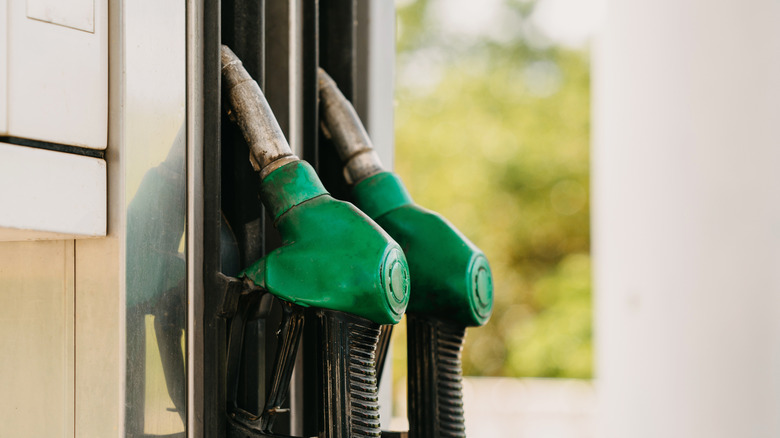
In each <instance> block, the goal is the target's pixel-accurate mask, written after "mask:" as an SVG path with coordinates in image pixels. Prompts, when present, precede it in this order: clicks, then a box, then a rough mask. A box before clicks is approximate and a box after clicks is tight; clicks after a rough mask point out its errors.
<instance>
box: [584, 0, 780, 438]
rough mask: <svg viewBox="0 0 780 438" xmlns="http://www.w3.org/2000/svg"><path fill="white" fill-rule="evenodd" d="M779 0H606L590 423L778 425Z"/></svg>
mask: <svg viewBox="0 0 780 438" xmlns="http://www.w3.org/2000/svg"><path fill="white" fill-rule="evenodd" d="M779 19H780V2H777V1H770V0H765V1H752V2H739V1H735V0H733V1H726V0H719V1H711V0H610V1H608V7H607V16H606V20H605V24H604V28H603V34H602V35H601V36H600V39H599V43H598V44H597V46H596V50H595V58H594V76H593V77H594V82H593V85H594V94H593V98H594V108H593V109H594V111H593V127H594V146H593V193H594V195H593V206H592V208H593V216H594V220H593V236H594V238H593V246H594V255H595V278H596V280H595V281H596V284H595V290H596V294H597V295H596V330H597V334H596V348H597V379H598V391H599V396H600V400H599V403H600V409H601V411H600V412H601V413H600V425H601V427H602V429H601V431H602V434H600V436H603V437H606V438H610V437H616V438H617V437H620V438H625V437H632V438H642V437H664V438H672V437H697V438H698V437H707V438H716V437H729V438H733V437H777V436H780V361H779V360H778V355H779V353H780V305H779V304H780V302H779V301H780V300H779V299H778V297H780V282H779V280H780V278H779V276H780V25H778V23H780V21H779Z"/></svg>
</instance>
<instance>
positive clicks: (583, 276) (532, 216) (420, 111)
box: [394, 0, 592, 378]
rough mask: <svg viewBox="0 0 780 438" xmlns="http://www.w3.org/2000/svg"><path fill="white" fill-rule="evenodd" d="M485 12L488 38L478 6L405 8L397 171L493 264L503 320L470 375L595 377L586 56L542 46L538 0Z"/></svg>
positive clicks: (420, 3)
mask: <svg viewBox="0 0 780 438" xmlns="http://www.w3.org/2000/svg"><path fill="white" fill-rule="evenodd" d="M457 3H460V4H463V3H464V2H457ZM473 3H476V4H477V5H479V4H481V3H482V2H473ZM499 3H500V4H499ZM485 4H491V5H492V6H491V7H492V8H493V9H492V10H493V13H494V15H495V12H496V11H499V13H498V15H497V16H496V17H494V19H492V20H487V23H488V25H487V26H486V25H484V23H483V25H482V27H481V28H480V25H479V23H477V24H476V25H475V24H474V22H475V21H477V22H478V21H479V19H482V21H483V22H484V21H485V20H484V18H485V17H478V16H477V15H478V14H480V13H482V11H481V10H478V9H474V10H473V11H472V14H473V16H472V17H469V16H468V13H469V11H465V13H466V14H467V15H466V16H465V17H464V16H460V17H458V16H452V15H451V13H452V11H451V10H450V9H448V8H452V7H456V6H454V5H453V4H452V3H449V2H446V1H431V0H416V1H411V2H409V1H406V2H401V3H400V4H399V8H398V41H397V47H398V54H397V55H398V66H397V73H398V82H397V95H396V96H397V106H396V148H397V149H396V171H397V172H398V173H399V174H400V175H401V177H402V178H403V179H404V181H405V182H406V183H407V185H408V187H409V189H410V191H411V193H412V196H413V197H414V198H415V200H416V201H417V202H418V203H419V204H421V205H423V206H425V207H427V208H430V209H432V210H435V211H438V212H439V213H441V214H443V215H444V216H445V217H447V218H448V219H449V220H451V221H452V222H453V223H454V224H455V225H456V226H457V227H458V228H459V229H460V230H461V231H463V232H464V234H466V235H467V236H469V238H470V239H471V240H472V241H474V242H475V243H476V244H477V245H478V246H479V247H481V248H482V249H483V250H484V251H485V253H486V254H487V256H488V258H489V260H490V262H491V266H492V269H493V275H494V277H495V283H494V284H495V297H496V304H495V310H494V313H493V317H492V319H491V321H490V322H489V323H488V324H487V325H486V326H485V327H482V328H478V329H476V328H475V329H470V330H469V331H468V336H467V342H466V344H467V345H466V348H465V352H464V373H465V374H468V375H483V376H517V377H519V376H535V377H573V378H590V377H591V374H592V346H591V332H592V328H591V327H592V324H591V279H590V256H589V250H590V237H589V226H590V224H589V185H588V179H589V160H588V139H589V83H590V80H589V65H588V53H587V51H585V50H583V49H572V48H566V47H563V46H560V45H557V44H555V43H554V42H553V41H551V40H550V39H549V38H547V37H546V36H545V35H544V34H543V33H542V32H541V31H540V30H539V28H538V26H536V25H535V22H534V19H533V18H534V16H533V14H534V11H535V8H536V6H537V4H536V3H535V2H533V1H512V0H506V1H500V0H499V1H498V2H496V1H493V2H486V3H484V4H483V5H485ZM472 7H473V6H472ZM496 8H498V9H496ZM461 12H462V13H463V11H461ZM448 14H450V15H448ZM447 17H449V19H448V18H447ZM472 18H473V19H472ZM459 23H460V24H459ZM402 330H403V328H400V330H399V331H401V333H399V334H400V335H401V336H396V348H395V350H394V353H395V357H396V358H397V359H398V360H397V361H396V363H395V369H394V371H395V373H396V376H401V377H402V376H404V375H405V373H406V370H405V362H404V359H405V345H404V344H405V335H403V332H402Z"/></svg>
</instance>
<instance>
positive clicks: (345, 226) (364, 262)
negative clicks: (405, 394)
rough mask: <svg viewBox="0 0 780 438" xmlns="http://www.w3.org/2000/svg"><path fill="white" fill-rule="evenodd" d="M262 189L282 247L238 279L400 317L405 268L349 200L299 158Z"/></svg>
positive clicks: (377, 316) (289, 297) (337, 306)
mask: <svg viewBox="0 0 780 438" xmlns="http://www.w3.org/2000/svg"><path fill="white" fill-rule="evenodd" d="M260 192H261V193H260V195H261V199H262V201H263V204H264V205H265V206H266V208H268V209H269V212H270V213H271V215H272V216H273V218H274V226H275V227H276V228H277V230H279V233H280V234H281V236H282V246H281V247H279V248H277V249H275V250H273V251H271V252H270V253H269V254H268V255H266V256H265V257H263V258H262V259H260V260H259V261H258V262H256V263H255V264H253V265H252V266H251V267H249V268H247V269H246V270H244V272H242V274H241V275H242V276H244V277H246V278H249V279H250V280H251V281H252V282H253V283H255V284H256V285H257V286H259V287H261V288H264V289H266V290H268V291H269V292H270V293H272V294H274V295H276V296H277V297H279V298H281V299H283V300H286V301H290V302H293V303H296V304H298V305H301V306H304V307H317V308H322V309H331V310H338V311H342V312H347V313H351V314H353V315H357V316H361V317H363V318H366V319H369V320H371V321H374V322H376V323H378V324H395V323H397V322H398V321H400V319H401V316H402V315H403V313H404V311H405V310H406V305H407V303H408V301H409V268H408V265H407V263H406V258H405V257H404V254H403V251H402V250H401V248H400V246H399V245H398V244H397V243H396V242H395V241H394V240H393V239H392V238H391V237H390V236H389V235H388V234H387V233H386V232H385V231H384V230H382V229H381V228H380V227H379V226H378V225H377V224H376V223H374V221H372V220H371V219H370V218H369V217H368V216H366V215H365V214H363V213H362V212H361V211H360V210H358V209H357V208H355V206H354V205H352V204H350V203H347V202H342V201H337V200H335V199H333V198H332V197H331V196H330V195H329V194H328V192H327V191H326V190H325V188H324V187H323V186H322V183H321V182H320V180H319V178H318V177H317V174H316V173H315V171H314V169H313V168H312V167H311V166H310V165H309V164H308V163H306V162H305V161H294V162H292V163H289V164H285V165H284V166H282V167H280V168H278V169H276V170H274V171H273V172H271V173H270V174H269V175H268V176H267V177H266V178H265V179H264V180H263V182H262V184H261V187H260Z"/></svg>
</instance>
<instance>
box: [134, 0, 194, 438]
mask: <svg viewBox="0 0 780 438" xmlns="http://www.w3.org/2000/svg"><path fill="white" fill-rule="evenodd" d="M124 7H125V75H126V76H125V110H126V118H125V146H126V147H125V153H124V155H123V157H122V158H123V162H124V166H125V172H126V173H125V184H126V186H125V196H126V201H127V241H126V243H127V246H126V251H127V252H126V257H127V258H126V263H127V264H126V269H127V270H126V281H127V303H126V304H127V383H126V391H127V392H126V406H127V408H126V418H125V423H126V428H127V429H126V430H127V436H160V435H166V436H170V435H174V436H179V435H181V436H183V435H184V432H185V429H186V427H185V424H186V398H185V388H186V372H185V369H186V368H185V360H184V358H185V354H184V353H185V352H184V345H185V342H184V339H185V328H186V315H187V311H186V303H187V300H186V290H187V289H186V269H187V267H186V262H185V253H184V233H185V212H186V164H185V151H186V135H185V115H186V114H185V104H186V95H185V92H186V89H185V80H186V65H185V50H186V46H185V2H184V1H183V0H182V1H178V2H157V1H153V0H136V1H132V2H126V3H124Z"/></svg>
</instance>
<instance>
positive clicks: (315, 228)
mask: <svg viewBox="0 0 780 438" xmlns="http://www.w3.org/2000/svg"><path fill="white" fill-rule="evenodd" d="M221 58H222V76H223V83H224V88H223V90H224V92H225V99H224V100H225V102H226V103H227V112H228V115H229V116H230V117H231V119H232V120H233V121H235V122H236V123H237V124H238V125H239V127H240V128H241V131H242V132H243V135H244V139H245V140H246V142H247V144H248V145H249V148H250V161H251V163H252V166H253V167H254V169H255V170H256V171H258V172H259V173H260V178H261V184H260V198H261V200H262V202H263V204H264V205H265V207H266V208H267V209H268V211H269V213H270V214H271V216H272V217H273V220H274V226H275V227H276V229H277V230H278V231H279V233H280V235H281V238H282V246H281V247H279V248H277V249H274V250H273V251H271V252H269V253H268V254H267V255H266V256H265V257H263V258H261V259H260V260H258V261H257V262H256V263H254V264H253V265H252V266H250V267H249V268H247V269H245V270H244V271H243V272H242V273H241V276H242V277H243V278H244V281H245V282H247V283H249V284H251V286H252V287H253V288H255V289H261V290H263V291H267V292H269V293H270V294H273V295H274V296H276V297H278V298H280V299H281V300H282V301H283V302H284V303H286V307H285V309H286V310H285V312H286V313H285V316H284V318H283V322H282V327H281V328H280V329H279V330H278V331H277V333H279V334H280V335H279V336H280V337H283V339H280V340H279V342H278V344H279V345H282V346H284V347H283V348H282V347H280V348H278V352H277V356H276V358H275V364H274V371H273V376H274V377H273V378H272V382H273V385H272V387H271V389H270V391H269V394H268V396H267V400H268V401H267V402H266V406H265V408H264V411H263V412H262V413H261V414H260V415H258V416H255V415H252V414H251V413H246V412H245V411H242V409H241V408H240V407H238V406H237V405H236V404H233V406H230V405H231V403H230V402H231V401H234V400H235V397H234V396H233V394H234V393H235V391H234V388H235V386H237V385H238V378H237V377H234V376H235V375H236V374H237V373H236V371H235V370H238V369H239V368H240V357H241V348H242V343H243V341H242V336H243V330H244V323H245V320H246V318H247V317H248V316H249V315H250V314H251V311H248V310H245V309H244V310H243V313H241V312H238V313H236V315H237V316H236V317H233V320H232V321H231V324H230V330H231V333H230V341H229V345H228V348H227V350H228V353H227V356H228V361H227V362H228V363H227V365H226V368H227V370H228V373H227V374H228V376H227V378H226V380H227V381H228V382H229V384H228V386H229V391H228V405H229V409H230V410H231V412H230V415H229V416H228V420H227V421H228V423H229V425H230V427H231V428H232V429H231V430H232V432H231V434H236V435H237V436H238V435H240V436H266V435H263V434H264V433H266V432H269V431H270V429H271V427H272V425H273V419H274V418H275V417H274V415H275V413H276V412H278V411H279V410H280V409H281V406H282V405H283V400H284V399H285V398H286V396H287V391H288V390H289V387H290V385H289V383H290V375H291V374H292V369H293V364H294V362H295V360H294V358H295V355H296V350H297V347H298V345H299V343H300V342H299V341H300V336H301V333H302V329H301V327H302V325H303V323H304V321H306V323H307V324H314V325H315V327H316V328H315V332H316V333H317V334H318V345H317V349H316V351H315V352H314V359H315V361H316V368H317V370H318V371H317V377H316V381H317V384H316V386H315V387H316V388H317V392H318V398H319V403H318V405H319V406H320V409H319V411H320V412H319V424H318V428H319V432H320V435H319V436H320V437H324V438H341V437H346V436H379V435H380V434H381V431H380V423H379V398H378V389H377V372H376V363H375V355H376V351H377V345H378V342H379V335H380V324H395V323H397V322H398V321H400V319H401V317H402V316H403V314H404V311H405V310H406V305H407V303H408V300H409V284H410V283H409V282H410V279H409V269H408V265H407V262H406V257H405V256H404V253H403V251H402V250H401V247H400V246H399V245H398V244H397V243H396V242H395V241H394V240H393V239H392V238H391V237H390V236H389V235H388V234H387V233H386V232H385V231H384V230H383V229H382V228H380V227H379V226H378V225H377V224H376V223H375V222H374V221H372V220H371V219H370V218H369V217H368V216H366V215H365V214H364V213H362V212H361V211H360V210H358V209H357V208H356V207H355V206H353V205H352V204H349V203H346V202H342V201H338V200H336V199H333V198H332V197H331V196H330V195H329V194H328V192H327V191H326V190H325V188H324V187H323V185H322V183H321V182H320V179H319V178H318V177H317V175H316V173H315V171H314V169H313V168H312V167H311V166H310V165H309V164H308V163H306V162H305V161H302V160H300V159H298V157H296V156H295V155H293V153H292V150H291V149H290V146H289V145H288V144H287V141H286V140H285V138H284V135H283V134H282V131H281V129H280V128H279V124H278V123H277V121H276V119H275V118H274V116H273V113H272V112H271V109H270V107H269V106H268V102H267V101H266V100H265V97H264V96H263V94H262V92H261V91H260V87H259V86H258V85H257V83H256V82H255V81H254V80H252V78H251V77H250V76H249V74H248V73H247V72H246V70H245V69H244V68H243V66H242V65H241V61H240V60H239V59H238V58H237V57H236V55H235V54H234V53H233V52H232V51H231V50H230V49H229V48H227V47H225V46H222V51H221ZM263 297H268V295H263ZM302 308H309V309H311V310H307V311H305V312H304V311H303V310H302ZM234 352H235V353H234ZM235 358H238V359H235ZM256 432H259V433H256Z"/></svg>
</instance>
